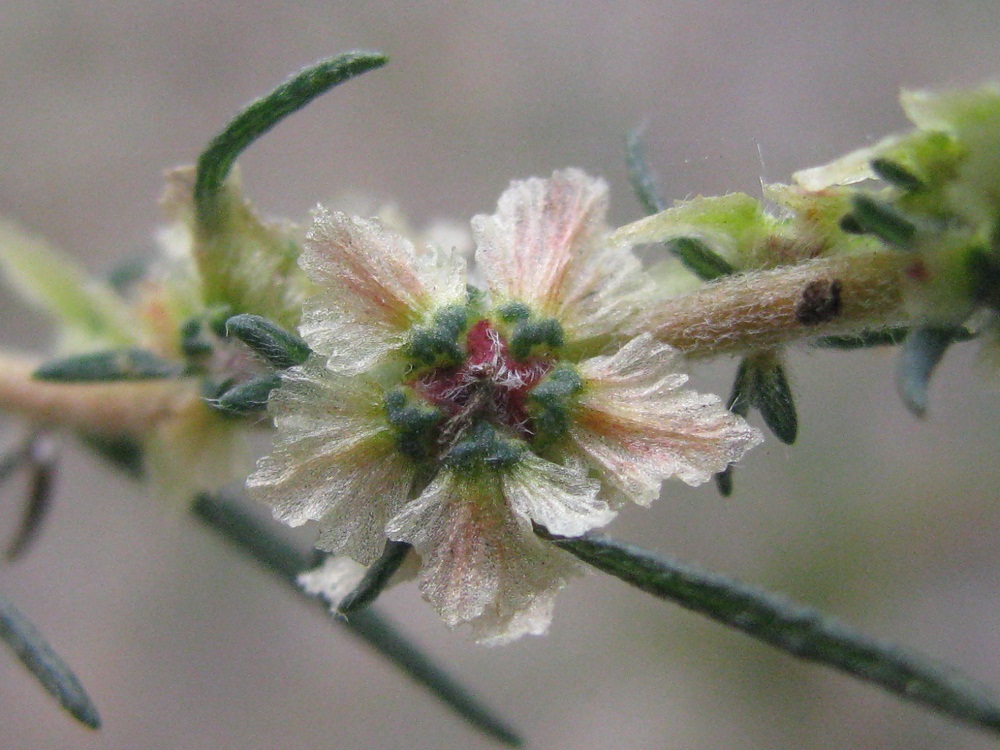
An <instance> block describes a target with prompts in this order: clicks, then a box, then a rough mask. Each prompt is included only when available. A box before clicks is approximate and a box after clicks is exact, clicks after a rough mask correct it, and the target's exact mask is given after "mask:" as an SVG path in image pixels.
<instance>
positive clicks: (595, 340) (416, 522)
mask: <svg viewBox="0 0 1000 750" xmlns="http://www.w3.org/2000/svg"><path fill="white" fill-rule="evenodd" d="M606 209H607V187H606V185H605V184H604V183H603V182H602V181H600V180H595V179H592V178H590V177H587V176H586V175H585V174H584V173H582V172H580V171H578V170H566V171H563V172H556V173H555V174H554V175H553V176H552V177H551V179H548V180H542V179H530V180H526V181H522V182H514V183H512V184H511V186H510V188H509V189H508V190H507V191H506V192H505V193H504V194H503V196H502V197H501V198H500V201H499V206H498V210H497V213H495V214H493V215H492V216H477V217H475V218H474V219H473V221H472V226H473V235H474V237H475V239H476V242H477V245H478V249H477V251H476V261H477V264H478V267H479V270H480V271H481V272H482V274H483V278H484V279H485V283H486V287H487V293H486V294H484V293H482V292H475V291H473V292H468V291H467V290H466V281H467V278H466V273H465V264H464V261H463V260H462V259H461V258H459V257H456V256H455V255H453V254H448V253H443V252H441V251H439V250H436V249H433V248H422V247H417V246H414V244H413V243H411V242H410V241H409V240H407V239H406V238H404V237H403V236H401V235H399V234H398V233H396V232H394V231H393V230H391V229H389V228H388V227H386V226H385V225H384V224H382V223H380V222H379V221H376V220H364V219H359V218H355V217H350V216H347V215H344V214H337V213H331V212H328V211H326V210H324V209H319V210H318V211H317V213H316V219H315V222H314V225H313V228H312V230H311V231H310V233H309V235H308V240H307V243H306V248H305V252H304V253H303V256H302V266H303V268H304V269H305V270H306V273H307V274H308V275H309V277H310V279H311V281H312V282H313V283H314V284H315V285H316V287H317V288H318V289H319V294H318V295H317V296H316V297H315V298H314V299H313V300H312V301H310V302H309V303H308V305H307V312H306V315H305V318H304V322H303V325H302V327H301V329H300V332H301V334H302V335H303V337H304V338H305V339H306V340H307V341H308V343H309V344H310V345H311V346H312V347H313V349H314V351H316V352H317V353H318V354H319V355H322V357H325V363H324V361H323V360H322V359H321V358H320V357H315V358H313V359H312V360H310V361H309V362H307V363H306V364H305V365H303V366H302V367H298V368H293V369H291V370H289V371H288V372H287V373H286V375H285V376H284V383H283V385H282V386H281V388H279V389H278V390H277V391H276V392H275V394H274V395H273V396H272V400H271V405H270V408H271V411H272V415H273V417H274V420H275V424H276V427H277V429H278V437H277V441H276V445H275V450H274V452H273V453H272V454H271V455H270V456H268V457H266V458H264V459H262V461H261V462H260V463H259V464H258V470H257V472H256V473H255V474H253V475H252V476H251V477H250V479H249V480H248V485H247V486H248V488H249V491H250V493H251V495H252V496H254V497H256V498H257V499H259V500H262V501H263V502H265V503H267V504H269V505H271V506H272V507H273V508H274V509H275V514H276V515H277V517H278V518H281V519H282V520H284V521H286V522H288V523H290V524H293V525H294V524H299V523H302V522H304V521H306V520H318V521H319V522H320V523H321V532H320V539H319V543H318V546H319V547H320V548H322V549H326V550H329V551H330V552H332V553H334V554H335V555H341V556H346V557H349V558H352V559H353V560H355V561H357V562H359V563H362V564H368V563H371V562H372V561H373V560H375V559H376V558H377V557H378V556H379V554H380V553H381V552H382V549H383V547H384V545H385V542H386V540H387V539H391V540H395V541H402V542H407V543H409V544H411V545H412V546H413V548H414V549H415V551H416V553H417V554H419V556H420V558H421V562H422V569H421V572H420V576H419V577H420V588H421V591H422V592H423V594H424V596H425V598H426V599H428V601H430V602H431V604H432V605H433V606H434V607H435V608H436V609H437V611H438V612H439V613H440V614H441V616H442V618H443V619H444V620H445V622H446V623H447V624H448V625H450V626H457V625H459V624H463V623H468V624H470V625H471V627H472V630H473V633H474V634H475V636H476V638H477V639H478V640H480V641H481V642H485V643H501V642H505V641H509V640H512V639H514V638H517V637H519V636H521V635H523V634H525V633H535V634H537V633H542V632H544V631H545V630H546V629H547V628H548V625H549V622H550V620H551V614H552V604H553V599H554V596H555V594H556V592H557V591H558V590H559V589H560V588H562V586H563V585H565V583H566V581H567V580H568V578H569V577H570V576H572V575H573V574H574V573H575V572H576V571H577V570H578V569H579V564H578V563H577V562H576V561H575V559H574V558H572V557H571V556H569V555H568V554H567V553H565V552H562V551H561V550H559V549H557V548H556V547H554V546H553V545H551V544H550V543H548V542H547V541H544V540H543V539H542V538H540V537H539V536H538V535H536V534H535V533H534V527H535V526H541V527H544V528H545V529H547V530H548V531H549V532H550V533H553V534H556V535H560V536H579V535H581V534H584V533H586V532H587V531H590V530H592V529H595V528H598V527H601V526H604V525H605V524H607V523H608V522H609V521H610V520H611V519H612V518H613V517H614V516H615V508H616V507H617V506H618V505H620V504H621V500H622V499H623V498H627V499H631V500H634V501H636V502H638V503H641V504H648V503H649V502H651V501H652V500H653V499H654V497H655V496H656V494H657V493H658V490H659V484H660V482H661V481H662V480H663V479H665V478H668V477H671V476H677V477H680V478H681V479H683V480H684V481H686V482H689V483H692V484H695V483H698V482H702V481H704V480H706V479H708V478H709V477H710V476H711V475H712V474H713V473H714V472H717V471H720V470H722V469H724V468H725V467H726V465H728V464H729V463H730V462H732V461H735V460H738V459H739V458H740V457H741V456H742V454H743V453H744V452H745V451H746V450H747V449H748V448H750V447H751V446H752V445H754V444H756V443H757V442H759V440H760V435H759V433H758V432H757V431H756V430H753V429H752V428H750V427H748V426H747V425H746V424H745V422H743V420H742V419H740V418H739V417H737V416H735V415H733V414H731V413H729V412H728V411H726V410H725V409H724V408H723V407H722V405H721V404H720V403H719V401H718V399H716V398H714V397H703V396H699V395H697V394H694V393H692V392H689V391H683V390H680V387H681V385H682V384H683V383H684V382H685V379H686V378H685V376H683V375H679V374H677V373H676V365H677V362H676V359H677V357H676V355H675V353H674V352H673V350H672V349H670V347H668V346H666V345H664V344H660V343H657V342H656V341H654V340H653V338H652V337H651V336H650V335H648V334H645V335H641V336H639V337H637V338H635V339H632V340H628V339H627V338H626V337H625V335H624V334H623V333H622V331H623V330H625V329H627V328H628V327H634V322H635V320H636V319H637V317H638V313H639V311H640V309H641V306H642V305H643V304H648V303H649V301H650V300H651V297H650V283H649V280H648V279H647V277H646V276H645V274H644V273H643V272H642V270H641V267H640V264H639V261H638V259H637V258H636V257H635V256H634V255H633V254H632V252H631V250H630V249H628V248H627V247H626V248H621V247H615V246H612V245H611V244H609V243H608V242H607V237H608V234H609V230H608V227H607V226H606V224H605V212H606ZM609 351H610V352H612V354H610V355H609V354H607V352H609ZM614 352H616V353H614ZM324 365H325V366H324ZM612 505H614V506H615V507H612ZM345 565H347V564H346V563H336V564H333V565H331V566H330V567H329V568H324V569H323V571H327V572H323V571H317V572H315V573H314V574H311V575H310V578H309V582H310V583H309V585H310V586H311V587H312V588H313V589H315V590H325V591H328V592H334V594H335V596H333V597H332V598H334V599H339V598H341V597H342V596H343V595H344V591H343V589H344V588H345V585H344V581H345V580H353V579H352V578H351V576H348V577H347V578H345V575H344V571H345V570H347V569H348V568H349V566H348V567H345ZM353 570H354V572H355V574H356V573H357V569H353Z"/></svg>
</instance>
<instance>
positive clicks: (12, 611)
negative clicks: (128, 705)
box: [0, 594, 101, 729]
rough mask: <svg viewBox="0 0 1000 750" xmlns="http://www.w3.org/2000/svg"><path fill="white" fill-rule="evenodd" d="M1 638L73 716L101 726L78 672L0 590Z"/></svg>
mask: <svg viewBox="0 0 1000 750" xmlns="http://www.w3.org/2000/svg"><path fill="white" fill-rule="evenodd" d="M0 640H3V641H4V642H5V643H6V644H7V645H8V646H10V647H11V649H12V650H13V651H14V653H15V654H16V655H17V658H18V659H20V660H21V662H22V663H23V664H24V666H26V667H27V668H28V670H29V671H30V672H31V673H32V674H33V675H34V676H35V677H37V678H38V681H39V682H40V683H41V684H42V687H44V688H45V689H46V690H47V691H48V692H49V693H50V694H51V695H52V696H53V697H54V698H55V699H56V700H58V701H59V703H60V705H61V706H62V707H63V708H65V709H66V710H67V711H68V712H69V713H70V714H72V716H73V718H75V719H76V720H77V721H79V722H81V723H83V724H86V725H87V726H88V727H92V728H93V729H97V728H98V727H100V726H101V717H100V716H99V715H98V713H97V708H96V707H95V706H94V704H93V703H92V702H91V700H90V698H89V697H88V696H87V693H86V691H85V690H84V689H83V686H82V685H81V684H80V681H79V680H78V679H77V678H76V675H74V674H73V672H72V670H71V669H70V668H69V666H68V665H67V664H66V662H64V661H63V660H62V659H61V658H60V657H59V654H57V653H56V652H55V651H53V650H52V647H51V646H49V644H48V643H47V642H46V641H45V639H44V638H43V637H42V634H41V633H39V632H38V630H37V628H35V626H34V625H32V624H31V623H30V622H29V621H28V619H27V618H26V617H25V616H24V615H22V614H21V613H20V612H19V611H18V610H17V608H16V607H15V606H14V605H13V603H12V602H11V601H10V600H9V599H7V597H5V596H4V595H3V594H0Z"/></svg>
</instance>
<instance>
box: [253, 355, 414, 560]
mask: <svg viewBox="0 0 1000 750" xmlns="http://www.w3.org/2000/svg"><path fill="white" fill-rule="evenodd" d="M372 390H373V389H372V388H370V387H367V386H366V385H365V384H364V383H363V382H359V381H358V380H357V379H351V378H345V377H340V376H337V375H335V374H333V373H330V372H329V371H327V370H326V369H325V368H324V367H323V366H322V363H321V361H320V360H319V358H315V359H313V360H310V362H308V363H307V364H306V365H305V366H303V367H298V368H292V369H291V370H289V371H287V373H286V375H285V378H284V383H283V385H282V387H281V388H280V389H279V390H277V391H275V393H274V395H273V396H272V399H271V406H270V408H271V411H272V414H273V415H274V420H275V424H276V426H277V427H278V436H279V437H278V439H277V441H276V444H275V448H274V450H273V451H272V453H271V454H270V455H269V456H266V457H264V458H262V459H261V460H260V461H259V462H258V463H257V470H256V471H255V472H254V473H253V474H252V475H250V477H249V478H248V479H247V491H248V494H249V495H250V496H251V497H253V498H254V499H256V500H259V501H261V502H263V503H266V504H267V505H270V506H271V507H272V508H273V510H274V515H275V517H276V518H278V519H280V520H281V521H283V522H284V523H287V524H288V525H290V526H298V525H301V524H303V523H305V522H306V521H319V522H320V537H319V541H318V542H317V546H318V547H320V548H321V549H325V550H329V551H330V552H335V553H337V554H341V555H346V556H348V557H351V558H353V559H354V560H356V561H358V562H360V563H363V564H368V563H371V562H372V561H374V560H375V559H376V558H377V557H378V556H379V555H380V554H381V552H382V547H383V546H384V545H385V534H384V529H385V524H386V522H387V521H388V520H389V519H390V518H391V517H392V516H394V515H395V514H396V512H397V511H398V510H399V508H400V507H402V505H403V503H404V502H405V501H406V498H407V495H408V494H409V491H410V485H411V483H412V481H413V475H414V469H413V465H412V463H411V462H410V461H409V460H408V459H407V458H405V457H404V456H402V455H401V454H400V453H399V452H398V451H397V450H396V447H395V443H394V439H393V436H392V434H391V432H390V429H389V427H388V425H387V424H386V423H385V422H384V420H382V419H379V415H378V412H377V411H376V409H377V407H376V405H375V404H373V403H372V394H371V391H372Z"/></svg>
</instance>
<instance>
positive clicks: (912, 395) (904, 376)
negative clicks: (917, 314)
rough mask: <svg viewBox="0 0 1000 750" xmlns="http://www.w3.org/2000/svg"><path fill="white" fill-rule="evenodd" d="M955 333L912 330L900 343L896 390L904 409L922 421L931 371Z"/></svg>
mask: <svg viewBox="0 0 1000 750" xmlns="http://www.w3.org/2000/svg"><path fill="white" fill-rule="evenodd" d="M955 335H956V329H954V328H936V327H933V326H923V327H921V328H914V329H913V330H912V331H911V332H910V335H909V336H907V337H906V341H904V342H903V351H902V353H901V355H900V358H899V366H898V368H897V370H896V389H897V390H898V391H899V396H900V398H902V399H903V403H904V404H906V408H907V409H909V410H910V411H911V412H913V413H914V414H916V415H917V416H918V417H922V416H924V415H925V414H926V413H927V404H928V399H927V387H928V386H929V385H930V382H931V375H933V374H934V368H935V367H937V366H938V363H939V362H940V361H941V358H942V357H944V353H945V351H947V349H948V347H949V346H951V344H952V342H954V341H955Z"/></svg>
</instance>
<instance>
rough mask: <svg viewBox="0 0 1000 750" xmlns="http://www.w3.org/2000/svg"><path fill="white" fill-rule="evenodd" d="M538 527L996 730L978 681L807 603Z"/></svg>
mask: <svg viewBox="0 0 1000 750" xmlns="http://www.w3.org/2000/svg"><path fill="white" fill-rule="evenodd" d="M536 532H538V533H539V535H540V536H542V537H543V538H546V539H549V540H551V541H552V542H553V543H554V544H555V545H556V546H557V547H560V548H561V549H563V550H566V551H567V552H569V553H570V554H572V555H575V556H576V557H577V558H579V559H580V560H583V561H584V562H585V563H587V564H589V565H592V566H593V567H595V568H597V569H598V570H600V571H602V572H604V573H608V574H610V575H613V576H615V577H616V578H619V579H621V580H622V581H625V582H626V583H628V584H630V585H632V586H635V587H636V588H638V589H640V590H642V591H645V592H646V593H648V594H652V595H653V596H656V597H658V598H660V599H665V600H667V601H671V602H673V603H675V604H679V605H680V606H682V607H685V608H686V609H689V610H692V611H694V612H698V613H699V614H702V615H705V616H707V617H709V618H711V619H713V620H715V621H717V622H721V623H722V624H724V625H728V626H729V627H732V628H735V629H737V630H741V631H743V632H744V633H746V634H747V635H749V636H750V637H752V638H756V639H757V640H760V641H763V642H765V643H768V644H770V645H771V646H774V647H775V648H778V649H780V650H781V651H784V652H786V653H788V654H791V655H792V656H795V657H797V658H800V659H805V660H807V661H814V662H817V663H820V664H825V665H827V666H829V667H833V668H834V669H838V670H840V671H842V672H846V673H847V674H849V675H851V676H853V677H856V678H857V679H860V680H862V681H864V682H867V683H869V684H872V685H876V686H878V687H881V688H882V689H884V690H887V691H888V692H890V693H894V694H896V695H898V696H899V697H901V698H903V699H905V700H909V701H913V702H915V703H920V704H922V705H924V706H927V707H929V708H932V709H934V710H936V711H939V712H941V713H943V714H945V715H947V716H950V717H952V718H954V719H958V720H960V721H964V722H967V723H969V724H973V725H977V726H979V727H982V728H987V729H990V730H992V731H994V732H998V731H1000V705H998V703H997V701H996V699H995V698H994V697H993V696H992V695H991V694H990V693H989V691H987V690H986V689H985V688H983V687H982V686H980V685H978V684H976V683H974V682H973V681H972V680H970V679H968V678H966V677H964V676H962V675H960V674H958V673H956V672H955V671H953V670H950V669H945V668H942V667H939V666H938V665H936V664H933V663H931V662H929V661H928V660H926V659H924V658H923V657H920V656H917V655H914V654H910V653H907V652H905V651H902V650H900V649H898V648H897V647H895V646H892V645H889V644H886V643H883V642H880V641H876V640H874V639H872V638H869V637H867V636H865V635H863V634H861V633H859V632H857V631H855V630H853V629H852V628H849V627H847V626H846V625H844V624H842V623H840V622H838V621H836V620H835V619H833V618H829V617H826V616H824V615H822V614H820V613H819V612H817V611H816V610H814V609H812V608H810V607H804V606H801V605H799V604H795V603H793V602H790V601H788V600H787V599H785V598H783V597H780V596H776V595H774V594H771V593H768V592H766V591H763V590H761V589H757V588H754V587H751V586H747V585H746V584H744V583H741V582H739V581H735V580H733V579H731V578H727V577H724V576H720V575H717V574H713V573H708V572H705V571H703V570H700V569H698V568H696V567H694V566H691V565H689V564H686V563H682V562H678V561H676V560H671V559H669V558H666V557H662V556H659V555H656V554H654V553H651V552H648V551H646V550H642V549H639V548H638V547H634V546H632V545H629V544H625V543H623V542H619V541H616V540H614V539H609V538H607V537H604V536H600V535H597V534H587V535H585V536H583V537H579V538H576V539H569V538H565V537H557V536H553V535H551V534H549V533H548V532H547V531H546V530H545V529H540V528H536Z"/></svg>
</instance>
